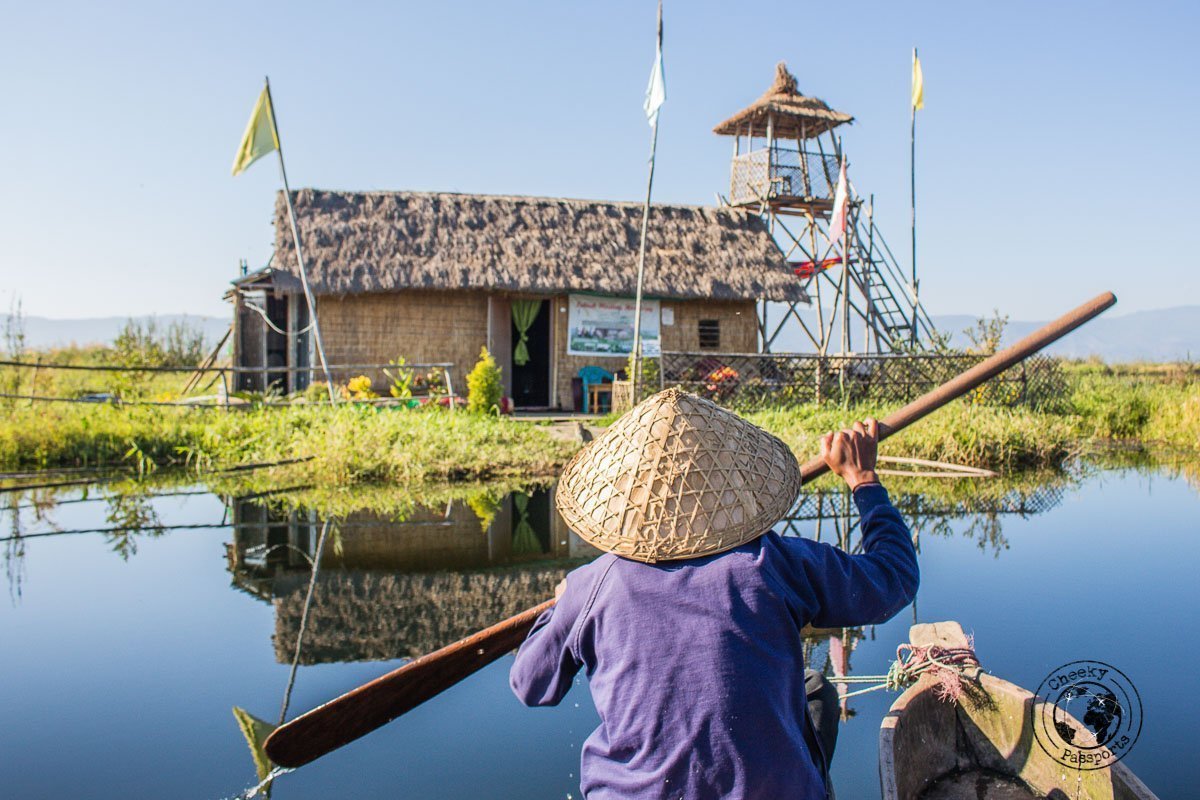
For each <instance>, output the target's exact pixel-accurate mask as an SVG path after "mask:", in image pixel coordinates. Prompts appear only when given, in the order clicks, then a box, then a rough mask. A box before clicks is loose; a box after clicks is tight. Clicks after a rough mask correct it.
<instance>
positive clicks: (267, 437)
mask: <svg viewBox="0 0 1200 800" xmlns="http://www.w3.org/2000/svg"><path fill="white" fill-rule="evenodd" d="M573 449H574V448H573V447H572V446H571V445H570V444H568V443H565V442H563V441H560V440H558V439H555V438H554V437H552V436H550V435H549V434H548V433H547V432H546V430H545V429H544V428H540V427H537V426H534V425H528V424H524V423H521V422H515V421H513V420H510V419H497V418H495V417H489V416H483V415H471V414H467V413H465V412H449V411H444V410H434V411H418V412H413V411H404V410H379V411H377V410H375V409H374V408H372V407H369V406H355V405H350V404H345V405H340V406H338V407H329V406H297V407H293V408H266V409H257V410H255V409H251V410H245V411H220V410H211V409H178V408H153V407H126V408H116V407H111V406H105V405H96V406H91V405H87V406H80V405H64V406H43V405H39V406H37V407H35V408H28V407H15V408H10V409H9V410H8V411H7V412H5V415H4V417H3V418H0V469H4V470H15V469H27V468H41V467H53V466H102V465H114V464H127V465H131V466H135V467H136V466H138V465H139V464H140V465H141V466H143V467H146V468H153V467H154V466H166V465H179V466H186V467H189V468H193V469H196V470H198V471H203V472H209V471H212V470H216V469H222V468H228V467H231V466H235V465H238V464H246V463H254V462H266V461H278V460H284V459H307V460H306V461H305V462H303V463H300V464H296V465H294V466H293V467H291V468H290V469H289V473H290V474H289V478H290V479H293V480H312V481H317V482H321V483H325V484H330V485H346V484H357V483H369V482H392V483H395V482H400V483H408V482H429V481H445V480H454V481H458V480H486V479H493V478H503V477H520V478H523V479H530V478H537V477H547V476H549V475H551V474H553V473H554V471H555V470H556V469H557V468H558V466H559V465H561V464H562V463H563V462H564V461H565V460H566V459H567V458H568V457H569V456H570V454H571V452H572V451H573Z"/></svg>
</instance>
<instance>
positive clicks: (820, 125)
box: [713, 61, 854, 139]
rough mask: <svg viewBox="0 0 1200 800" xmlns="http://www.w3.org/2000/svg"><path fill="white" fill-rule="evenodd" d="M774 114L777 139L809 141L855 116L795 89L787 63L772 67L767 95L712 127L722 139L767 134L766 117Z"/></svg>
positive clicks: (793, 76)
mask: <svg viewBox="0 0 1200 800" xmlns="http://www.w3.org/2000/svg"><path fill="white" fill-rule="evenodd" d="M771 115H774V117H775V122H774V132H775V136H776V138H780V139H812V138H814V137H817V136H820V135H821V134H822V133H825V132H826V131H831V130H833V129H834V128H836V127H837V126H838V125H844V124H846V123H850V122H853V121H854V117H852V116H850V115H849V114H843V113H842V112H841V111H834V110H833V109H832V108H830V107H829V106H828V105H827V104H826V103H825V101H823V100H818V99H817V98H815V97H806V96H805V95H802V94H800V91H799V90H798V89H797V88H796V76H795V75H793V74H792V73H790V72H788V68H787V64H785V63H783V62H782V61H780V62H779V63H778V64H776V65H775V82H774V83H772V84H771V88H770V89H768V90H767V92H766V94H764V95H763V96H762V97H760V98H758V99H757V100H755V101H754V102H753V103H751V104H750V105H749V106H747V107H746V108H744V109H742V110H741V111H739V112H738V113H736V114H734V115H733V116H732V117H730V118H729V119H727V120H725V121H724V122H722V123H721V124H720V125H718V126H717V127H715V128H713V133H717V134H720V135H721V136H739V135H740V136H744V135H746V133H747V128H749V133H750V135H751V136H766V135H767V117H769V116H771Z"/></svg>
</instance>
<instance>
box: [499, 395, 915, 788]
mask: <svg viewBox="0 0 1200 800" xmlns="http://www.w3.org/2000/svg"><path fill="white" fill-rule="evenodd" d="M878 440H879V423H877V422H876V421H875V420H873V419H867V420H863V421H862V422H856V423H854V425H853V426H851V427H849V428H846V429H844V430H840V431H835V432H831V433H828V434H826V435H825V436H824V437H822V439H821V456H822V457H823V458H824V460H825V462H826V463H827V464H828V465H829V468H830V470H832V471H833V472H835V473H837V474H838V475H840V476H841V477H842V479H843V480H845V481H846V483H847V484H848V485H849V487H850V489H851V490H852V492H853V496H854V501H855V503H856V505H857V507H858V510H859V513H860V514H861V518H862V537H863V540H862V541H863V545H862V553H861V554H859V555H850V554H848V553H846V552H844V551H842V550H839V549H838V548H836V547H833V546H832V545H829V544H823V543H819V542H814V541H812V540H809V539H802V538H797V537H783V536H780V535H779V534H778V533H777V532H775V531H773V530H771V528H772V526H773V525H775V524H776V523H778V522H779V520H781V519H782V518H783V517H784V516H785V514H786V513H787V512H788V510H789V509H790V508H791V507H792V504H793V503H794V502H795V499H796V497H797V495H798V493H799V490H800V485H801V472H800V468H799V465H798V464H797V462H796V459H795V457H794V456H793V455H792V452H791V450H790V449H789V448H788V447H787V445H785V444H784V443H783V442H782V441H780V440H779V439H777V438H776V437H774V436H772V435H771V434H769V433H767V432H766V431H764V430H762V429H761V428H758V427H756V426H754V425H752V424H750V423H749V422H746V421H745V420H743V419H741V418H740V417H738V416H736V415H735V414H732V413H730V412H728V411H726V410H724V409H722V408H720V407H719V406H717V405H715V404H714V403H712V402H710V401H708V400H705V399H703V398H700V397H697V396H695V395H692V394H688V393H686V392H683V391H680V390H678V389H668V390H667V391H665V392H660V393H659V394H657V395H655V396H653V397H651V398H649V399H647V400H646V401H644V402H643V403H641V404H639V405H638V406H637V407H635V408H634V409H633V410H631V411H630V412H629V413H628V414H626V415H625V416H624V417H622V418H621V419H620V420H618V421H617V422H615V423H613V425H611V426H610V427H609V429H608V430H607V431H606V432H605V433H604V434H603V435H601V436H600V437H598V438H597V439H596V440H595V441H593V442H592V443H591V444H589V445H588V446H586V447H585V448H584V449H583V450H581V451H580V452H579V453H577V454H576V456H575V457H574V458H573V459H572V460H571V461H570V462H569V463H568V465H567V466H566V468H565V469H564V471H563V475H562V478H561V480H560V481H559V484H558V488H557V490H556V505H557V507H558V510H559V513H560V514H561V515H562V516H563V518H564V520H565V521H566V522H567V524H568V525H569V526H570V527H571V529H572V530H574V531H575V532H576V533H577V534H578V535H579V536H580V537H582V538H583V539H584V540H586V541H588V542H590V543H591V544H593V545H595V546H596V547H598V548H599V549H600V550H603V551H604V552H605V554H604V555H602V556H600V557H599V558H597V559H596V560H594V561H592V562H591V563H589V564H587V565H585V566H583V567H580V568H579V569H576V570H574V571H573V572H571V573H570V574H569V575H568V576H567V578H566V579H565V580H564V582H563V583H562V584H560V585H559V588H558V599H557V603H556V604H555V605H554V606H553V607H552V608H550V609H549V610H547V611H545V612H544V613H542V614H541V615H540V616H539V617H538V619H537V621H536V623H535V624H534V626H533V628H532V629H531V630H530V632H529V635H528V636H527V638H526V639H525V641H524V642H523V643H522V644H521V646H520V649H519V650H518V652H517V656H516V659H515V661H514V663H513V666H512V669H511V672H510V684H511V686H512V689H513V691H514V693H515V694H516V695H517V697H518V698H519V699H520V700H521V701H522V702H523V703H525V704H526V705H529V706H553V705H556V704H558V703H559V702H560V701H561V700H562V699H563V697H564V696H565V695H566V694H567V692H568V690H569V689H570V688H571V685H572V683H573V679H574V677H575V675H576V674H577V673H578V671H579V670H580V669H585V670H586V672H587V675H588V680H589V685H590V688H591V693H592V698H593V700H594V702H595V706H596V710H597V711H598V712H599V715H600V725H599V727H597V728H596V730H595V731H593V732H592V734H591V735H590V736H589V737H588V738H587V740H586V742H585V743H584V745H583V748H582V753H581V771H580V783H581V786H580V788H581V791H582V792H583V795H584V796H585V797H587V798H592V799H593V800H605V799H606V798H623V799H624V800H629V799H630V798H637V799H639V800H640V799H643V798H644V799H645V800H650V799H651V798H653V799H654V800H659V799H662V800H665V799H666V798H687V800H697V799H703V798H760V797H761V798H777V797H791V798H812V800H818V799H819V798H826V797H830V796H832V784H831V781H830V779H829V766H830V763H831V760H832V757H833V750H834V746H835V744H836V741H837V720H838V705H837V692H836V690H835V689H834V688H833V687H832V686H831V685H830V684H829V683H828V682H827V681H825V679H824V678H823V676H822V675H820V673H818V672H816V671H814V670H811V669H804V657H803V648H802V640H801V630H802V628H804V626H805V625H813V626H816V627H821V628H839V627H850V626H859V625H868V624H878V623H882V622H886V621H887V620H889V619H891V618H892V617H893V616H895V615H896V614H897V613H898V612H899V611H900V610H901V609H903V608H904V607H906V606H907V605H908V604H909V603H911V602H912V600H913V597H914V596H915V595H916V591H917V587H918V584H919V580H920V577H919V570H918V566H917V558H916V552H915V550H914V548H913V545H912V539H911V535H910V533H909V530H908V527H907V526H906V524H905V522H904V520H903V518H902V517H901V516H900V514H899V512H898V511H897V510H896V509H895V507H894V506H893V505H892V503H891V501H890V500H889V498H888V494H887V491H886V490H885V489H884V488H883V486H882V485H881V484H880V483H879V479H878V477H877V475H876V473H875V459H876V451H877V443H878Z"/></svg>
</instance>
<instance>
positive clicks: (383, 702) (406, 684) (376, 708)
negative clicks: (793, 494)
mask: <svg viewBox="0 0 1200 800" xmlns="http://www.w3.org/2000/svg"><path fill="white" fill-rule="evenodd" d="M1116 301H1117V298H1116V297H1114V296H1113V294H1112V293H1111V292H1106V293H1104V294H1102V295H1099V296H1098V297H1096V298H1094V299H1092V300H1090V301H1088V302H1087V303H1084V304H1083V305H1081V306H1079V307H1078V308H1076V309H1075V310H1073V311H1071V312H1069V313H1067V314H1065V315H1063V316H1062V317H1059V318H1058V319H1056V320H1055V321H1053V322H1051V323H1049V324H1047V325H1045V326H1044V327H1042V328H1040V329H1038V330H1037V331H1035V332H1033V333H1031V334H1030V335H1028V336H1026V337H1025V338H1024V339H1022V340H1021V341H1019V342H1017V343H1016V344H1014V345H1012V346H1011V347H1008V348H1006V349H1004V350H1002V351H1000V352H999V353H996V354H995V355H992V356H990V357H988V358H986V359H984V360H983V361H981V362H980V363H978V364H976V365H975V366H974V367H971V368H970V369H968V370H967V371H966V372H963V373H962V374H961V375H959V376H958V377H956V378H953V379H951V380H950V381H947V382H946V383H944V384H942V385H941V386H939V387H938V388H936V389H934V390H933V391H931V392H928V393H927V394H924V395H922V396H921V397H919V398H918V399H916V400H914V401H913V402H911V403H909V404H908V405H906V406H904V407H903V408H901V409H900V410H898V411H896V412H894V413H892V414H889V415H888V416H886V417H884V418H883V419H882V420H881V421H880V425H879V438H880V439H885V438H887V437H888V436H891V435H892V434H894V433H897V432H899V431H901V430H904V429H905V428H907V427H908V426H909V425H911V424H913V423H914V422H916V421H917V420H919V419H921V418H922V417H925V416H926V415H928V414H931V413H932V412H934V411H936V410H937V409H939V408H941V407H942V406H944V405H946V404H947V403H949V402H950V401H952V400H954V399H956V398H959V397H962V396H963V395H964V394H966V393H967V392H969V391H971V390H972V389H974V388H975V387H977V386H979V385H980V384H982V383H983V382H984V381H986V380H988V379H990V378H993V377H995V376H996V375H998V374H1000V373H1001V372H1003V371H1004V370H1006V369H1008V368H1009V367H1012V366H1013V365H1015V364H1017V363H1019V362H1020V361H1022V360H1024V359H1025V358H1027V357H1029V356H1030V355H1032V354H1034V353H1036V352H1037V351H1038V350H1041V349H1042V348H1043V347H1045V346H1046V345H1048V344H1050V343H1052V342H1054V341H1057V340H1058V339H1060V338H1062V337H1063V336H1065V335H1067V334H1068V333H1070V332H1071V331H1073V330H1075V329H1076V328H1078V327H1079V326H1080V325H1083V324H1084V323H1085V322H1087V321H1088V320H1091V319H1092V318H1094V317H1096V316H1097V315H1099V314H1100V313H1101V312H1103V311H1104V310H1106V309H1108V308H1109V307H1111V306H1112V305H1113V304H1114V303H1115V302H1116ZM826 471H828V466H827V465H826V463H825V461H824V460H823V459H821V458H814V459H813V460H811V461H809V462H808V463H806V464H804V465H803V466H802V467H801V475H802V477H803V482H804V483H808V482H809V481H811V480H813V479H814V478H817V477H818V476H820V475H822V474H824V473H825V472H826ZM552 605H554V601H553V600H547V601H546V602H544V603H542V604H541V605H538V606H534V607H533V608H530V609H528V610H526V611H523V612H521V613H520V614H517V615H516V616H514V617H509V618H508V619H506V620H504V621H503V622H500V623H497V624H495V625H493V626H491V627H490V628H486V629H484V630H482V631H480V632H479V633H476V634H475V635H474V636H470V637H468V638H466V639H462V640H460V641H458V642H455V643H454V644H451V645H448V646H446V647H443V648H442V649H441V650H437V651H435V652H433V653H430V654H429V655H426V656H422V657H421V658H418V659H416V660H415V661H410V662H409V663H408V664H405V665H404V666H402V667H400V668H399V669H396V670H393V671H392V672H389V673H388V674H386V675H383V676H382V677H379V678H376V679H375V680H373V681H371V682H370V683H367V684H364V685H363V686H360V687H358V688H357V689H354V690H352V691H350V692H347V693H346V694H344V695H342V696H341V697H338V698H336V699H334V700H331V701H329V702H328V703H325V704H324V705H322V706H318V707H317V708H314V709H313V710H312V711H309V712H308V713H306V714H302V715H300V716H299V717H297V718H296V719H294V720H292V721H291V722H288V723H286V724H284V725H281V726H280V727H279V728H277V729H276V730H275V732H274V733H272V734H271V736H270V737H269V738H268V739H267V742H266V752H267V756H268V757H270V759H271V760H272V761H273V762H274V763H276V764H278V765H279V766H282V767H291V768H295V767H300V766H303V765H304V764H307V763H308V762H310V761H313V760H314V759H317V758H319V757H321V756H323V755H325V754H326V753H328V752H331V751H333V750H336V749H337V748H339V747H341V746H342V745H345V744H348V743H350V742H352V741H354V740H355V739H357V738H359V737H360V736H364V735H366V734H368V733H370V732H371V731H373V730H375V729H376V728H379V727H381V726H383V725H386V724H387V723H389V722H391V721H392V720H394V719H396V718H397V717H399V716H401V715H402V714H404V713H406V712H408V711H411V710H412V709H414V708H416V707H417V706H419V705H420V704H421V703H424V702H425V701H426V700H429V699H430V698H432V697H434V696H436V695H437V694H439V693H441V692H443V691H445V690H446V689H449V688H450V687H451V686H453V685H454V684H456V683H458V682H459V681H461V680H463V679H464V678H466V677H468V676H469V675H472V674H474V673H475V672H477V671H479V670H480V669H482V668H483V667H485V666H487V665H488V664H490V663H491V662H493V661H495V660H496V659H498V658H499V657H500V656H502V655H504V654H505V653H507V652H510V651H511V650H513V649H515V648H516V647H517V646H518V645H520V644H521V642H522V641H523V640H524V639H525V636H526V635H527V634H528V633H529V629H530V628H531V627H533V623H534V622H535V621H536V620H537V618H538V616H539V615H541V613H542V612H543V611H545V610H546V609H548V608H550V607H551V606H552Z"/></svg>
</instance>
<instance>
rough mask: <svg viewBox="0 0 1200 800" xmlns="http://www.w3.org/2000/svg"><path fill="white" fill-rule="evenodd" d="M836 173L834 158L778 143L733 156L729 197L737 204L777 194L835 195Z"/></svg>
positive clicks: (804, 195) (801, 195)
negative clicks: (767, 147)
mask: <svg viewBox="0 0 1200 800" xmlns="http://www.w3.org/2000/svg"><path fill="white" fill-rule="evenodd" d="M837 176H838V162H837V159H836V158H835V157H833V156H831V155H830V156H827V155H822V154H820V153H809V152H806V151H803V150H796V149H795V148H788V147H781V146H779V145H776V146H775V147H773V148H771V150H769V151H768V150H767V149H766V148H763V149H761V150H753V151H751V152H749V153H743V154H741V155H739V156H735V157H734V159H733V165H732V167H731V172H730V181H729V195H730V196H729V199H730V202H732V203H735V204H737V203H746V202H754V201H758V200H769V199H771V198H775V197H812V198H818V197H819V198H832V197H833V190H834V184H835V182H836V181H837Z"/></svg>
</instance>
